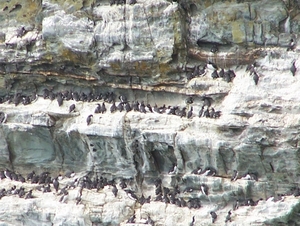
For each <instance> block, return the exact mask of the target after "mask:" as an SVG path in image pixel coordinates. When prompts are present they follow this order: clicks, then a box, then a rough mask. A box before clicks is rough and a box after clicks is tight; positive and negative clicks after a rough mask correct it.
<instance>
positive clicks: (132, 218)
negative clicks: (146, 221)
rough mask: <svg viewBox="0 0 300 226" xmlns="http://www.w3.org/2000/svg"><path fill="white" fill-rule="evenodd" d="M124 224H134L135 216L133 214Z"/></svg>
mask: <svg viewBox="0 0 300 226" xmlns="http://www.w3.org/2000/svg"><path fill="white" fill-rule="evenodd" d="M126 223H132V224H134V223H135V214H133V216H132V217H130V218H129V219H128V221H127V222H126Z"/></svg>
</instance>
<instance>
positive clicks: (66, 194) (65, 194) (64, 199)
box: [59, 191, 69, 203]
mask: <svg viewBox="0 0 300 226" xmlns="http://www.w3.org/2000/svg"><path fill="white" fill-rule="evenodd" d="M68 196H69V192H68V191H65V192H64V194H63V196H62V197H61V198H60V199H59V202H61V203H66V202H67V199H68Z"/></svg>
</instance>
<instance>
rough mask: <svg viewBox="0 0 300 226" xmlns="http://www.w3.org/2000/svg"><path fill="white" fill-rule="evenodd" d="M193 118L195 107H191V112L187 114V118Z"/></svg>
mask: <svg viewBox="0 0 300 226" xmlns="http://www.w3.org/2000/svg"><path fill="white" fill-rule="evenodd" d="M192 116H193V107H191V109H190V110H189V112H188V114H187V118H191V117H192Z"/></svg>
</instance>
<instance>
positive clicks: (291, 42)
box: [286, 38, 296, 51]
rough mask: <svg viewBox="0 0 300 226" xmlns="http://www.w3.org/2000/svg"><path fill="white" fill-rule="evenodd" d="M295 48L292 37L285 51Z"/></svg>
mask: <svg viewBox="0 0 300 226" xmlns="http://www.w3.org/2000/svg"><path fill="white" fill-rule="evenodd" d="M295 48H296V43H295V41H294V39H293V38H292V39H291V40H290V43H289V47H288V48H287V50H286V51H290V50H291V51H293V50H294V49H295Z"/></svg>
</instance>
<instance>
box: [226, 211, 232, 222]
mask: <svg viewBox="0 0 300 226" xmlns="http://www.w3.org/2000/svg"><path fill="white" fill-rule="evenodd" d="M228 221H229V222H231V211H230V210H229V211H228V214H227V216H226V219H225V223H227V222H228Z"/></svg>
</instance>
